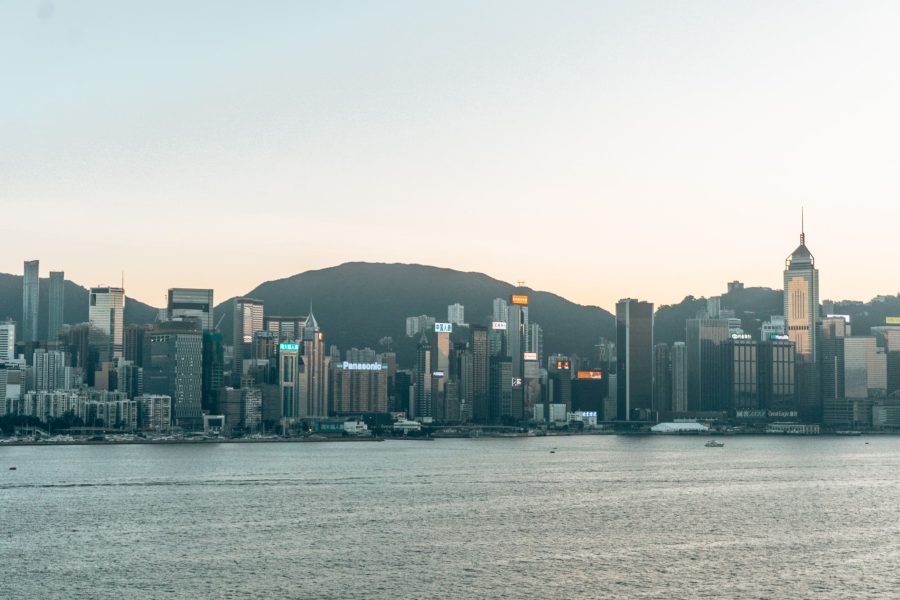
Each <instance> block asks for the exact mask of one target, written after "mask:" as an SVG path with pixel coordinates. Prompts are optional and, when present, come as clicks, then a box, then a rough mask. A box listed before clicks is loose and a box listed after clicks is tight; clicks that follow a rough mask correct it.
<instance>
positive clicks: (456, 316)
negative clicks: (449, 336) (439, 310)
mask: <svg viewBox="0 0 900 600" xmlns="http://www.w3.org/2000/svg"><path fill="white" fill-rule="evenodd" d="M447 322H448V323H452V324H454V325H465V324H466V307H465V306H463V305H462V304H460V303H459V302H457V303H456V304H451V305H449V306H448V307H447Z"/></svg>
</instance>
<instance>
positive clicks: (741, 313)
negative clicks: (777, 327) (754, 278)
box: [654, 287, 783, 344]
mask: <svg viewBox="0 0 900 600" xmlns="http://www.w3.org/2000/svg"><path fill="white" fill-rule="evenodd" d="M722 308H724V309H731V310H733V311H734V312H735V316H736V317H737V318H739V319H740V320H741V325H742V327H743V328H744V331H746V332H747V333H749V334H751V335H754V336H756V335H757V334H759V331H760V328H761V327H762V323H763V321H767V320H768V319H769V317H771V316H772V315H780V314H781V313H782V311H783V305H782V293H781V290H773V289H770V288H760V287H757V288H744V289H742V290H734V291H732V292H729V293H728V294H723V295H722ZM705 310H706V298H694V297H693V296H688V297H687V298H685V299H684V300H682V301H681V302H680V303H678V304H672V305H666V306H660V307H659V309H658V310H657V311H656V317H655V322H654V337H655V340H654V341H656V342H658V343H666V344H671V343H672V342H683V341H684V335H685V321H686V320H688V319H693V318H694V317H696V316H697V314H698V313H700V312H702V311H705Z"/></svg>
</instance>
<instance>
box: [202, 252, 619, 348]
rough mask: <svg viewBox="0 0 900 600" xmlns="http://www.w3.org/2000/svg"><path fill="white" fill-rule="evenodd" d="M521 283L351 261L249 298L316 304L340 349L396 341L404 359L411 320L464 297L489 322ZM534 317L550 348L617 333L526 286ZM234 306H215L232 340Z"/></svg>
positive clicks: (596, 314)
mask: <svg viewBox="0 0 900 600" xmlns="http://www.w3.org/2000/svg"><path fill="white" fill-rule="evenodd" d="M517 289H519V288H516V286H513V285H511V284H509V283H506V282H503V281H498V280H497V279H492V278H491V277H488V276H487V275H483V274H481V273H465V272H461V271H454V270H452V269H442V268H437V267H429V266H423V265H410V264H382V263H361V262H354V263H346V264H343V265H340V266H337V267H331V268H327V269H320V270H316V271H307V272H305V273H301V274H299V275H294V276H292V277H288V278H286V279H280V280H277V281H269V282H267V283H263V284H262V285H260V286H258V287H257V288H255V289H253V290H251V291H250V292H248V293H247V294H246V296H248V297H251V298H258V299H260V300H263V301H264V302H265V303H266V309H265V310H266V314H272V315H305V314H307V312H309V306H310V302H312V305H313V312H314V313H315V315H316V319H317V321H318V322H319V325H320V326H321V327H322V329H323V330H324V332H325V335H326V344H329V345H330V344H337V346H338V347H339V348H340V349H341V351H344V350H347V349H349V348H351V347H357V348H363V347H366V346H368V347H370V348H374V349H379V345H378V342H379V340H380V339H381V338H382V337H385V336H390V337H392V338H393V340H394V349H395V351H397V353H398V355H399V358H400V360H401V364H404V365H408V364H410V363H411V361H412V359H413V356H414V353H415V344H416V341H417V340H415V339H410V338H407V337H406V317H411V316H417V315H422V314H426V315H430V316H433V317H436V318H437V319H438V321H444V320H446V318H447V305H449V304H453V303H455V302H459V303H460V304H463V305H464V306H465V309H466V313H465V316H466V321H468V322H469V323H471V324H476V325H478V324H480V325H490V314H491V307H492V302H493V300H494V298H506V299H508V298H509V296H510V294H512V293H513V292H514V291H516V290H517ZM525 291H526V293H527V294H528V295H529V316H530V319H531V320H532V321H534V322H537V323H539V324H540V325H541V327H542V328H543V330H544V353H545V355H549V354H550V353H554V352H561V353H569V354H571V353H576V354H578V355H580V356H583V357H590V356H594V353H595V350H594V346H595V345H596V344H597V343H598V341H599V339H600V337H601V336H605V337H607V338H612V337H614V334H615V319H614V317H613V315H611V314H610V313H609V312H607V311H605V310H603V309H601V308H598V307H596V306H582V305H579V304H575V303H572V302H569V301H568V300H566V299H565V298H561V297H560V296H557V295H555V294H551V293H548V292H537V291H534V290H531V289H527V288H526V290H525ZM232 309H233V303H232V302H231V300H227V301H225V302H223V303H222V304H220V305H219V306H218V307H216V316H215V318H216V321H218V320H219V319H220V318H221V317H222V316H223V315H224V317H225V318H224V320H223V321H222V326H221V329H222V330H223V332H224V333H225V335H226V339H227V340H230V339H231V328H232Z"/></svg>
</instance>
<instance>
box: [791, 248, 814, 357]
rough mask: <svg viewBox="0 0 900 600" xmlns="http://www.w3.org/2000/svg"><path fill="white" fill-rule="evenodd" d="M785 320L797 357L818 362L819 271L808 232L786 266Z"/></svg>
mask: <svg viewBox="0 0 900 600" xmlns="http://www.w3.org/2000/svg"><path fill="white" fill-rule="evenodd" d="M784 317H785V319H786V320H787V335H788V337H789V338H790V339H791V341H792V342H794V346H795V348H796V352H797V356H798V357H799V358H802V360H803V361H804V362H815V361H816V322H817V319H818V317H819V270H818V269H816V259H815V258H813V255H812V254H810V252H809V249H808V248H807V247H806V233H805V232H801V233H800V245H799V246H797V249H796V250H794V252H793V253H791V255H790V256H788V257H787V259H786V260H785V263H784Z"/></svg>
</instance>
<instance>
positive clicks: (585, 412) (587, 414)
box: [581, 410, 597, 419]
mask: <svg viewBox="0 0 900 600" xmlns="http://www.w3.org/2000/svg"><path fill="white" fill-rule="evenodd" d="M590 417H593V418H595V419H596V418H597V411H595V410H583V411H581V418H590Z"/></svg>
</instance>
